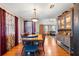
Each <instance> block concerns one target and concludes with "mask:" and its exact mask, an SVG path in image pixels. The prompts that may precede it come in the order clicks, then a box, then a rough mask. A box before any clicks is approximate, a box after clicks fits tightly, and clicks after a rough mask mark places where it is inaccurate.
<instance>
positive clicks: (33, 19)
mask: <svg viewBox="0 0 79 59" xmlns="http://www.w3.org/2000/svg"><path fill="white" fill-rule="evenodd" d="M33 10H34V14H33V17H32V21H33V22H37V21H38V18H37V17H36V9H35V8H34V9H33Z"/></svg>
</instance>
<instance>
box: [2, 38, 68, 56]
mask: <svg viewBox="0 0 79 59" xmlns="http://www.w3.org/2000/svg"><path fill="white" fill-rule="evenodd" d="M55 40H56V39H55V37H51V36H46V37H45V42H44V51H45V56H69V54H68V53H67V52H66V51H65V50H64V49H63V48H61V47H60V46H58V45H57V44H56V41H55ZM22 47H23V46H22V44H19V45H17V46H16V47H14V48H13V49H11V50H10V51H8V52H7V53H5V54H4V55H3V56H21V52H22Z"/></svg>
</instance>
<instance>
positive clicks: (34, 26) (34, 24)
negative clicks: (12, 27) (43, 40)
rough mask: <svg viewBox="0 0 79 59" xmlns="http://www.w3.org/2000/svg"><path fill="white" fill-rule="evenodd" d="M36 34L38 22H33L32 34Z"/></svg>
mask: <svg viewBox="0 0 79 59" xmlns="http://www.w3.org/2000/svg"><path fill="white" fill-rule="evenodd" d="M35 32H36V22H32V33H33V34H35Z"/></svg>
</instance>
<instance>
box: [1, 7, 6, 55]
mask: <svg viewBox="0 0 79 59" xmlns="http://www.w3.org/2000/svg"><path fill="white" fill-rule="evenodd" d="M5 52H6V26H5V10H3V9H1V8H0V55H3V54H4V53H5Z"/></svg>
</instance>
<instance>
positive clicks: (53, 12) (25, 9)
mask: <svg viewBox="0 0 79 59" xmlns="http://www.w3.org/2000/svg"><path fill="white" fill-rule="evenodd" d="M3 5H4V6H5V7H7V8H8V9H9V10H12V11H14V12H15V13H16V15H17V16H21V17H23V18H25V19H26V20H29V19H30V18H31V17H32V15H33V9H34V8H36V9H37V17H38V18H39V19H40V20H42V19H50V18H55V17H57V16H58V15H59V14H61V13H62V12H63V11H65V10H67V9H69V8H70V7H71V6H72V4H71V3H55V6H54V7H53V8H52V9H50V8H49V5H50V3H4V4H3Z"/></svg>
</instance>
